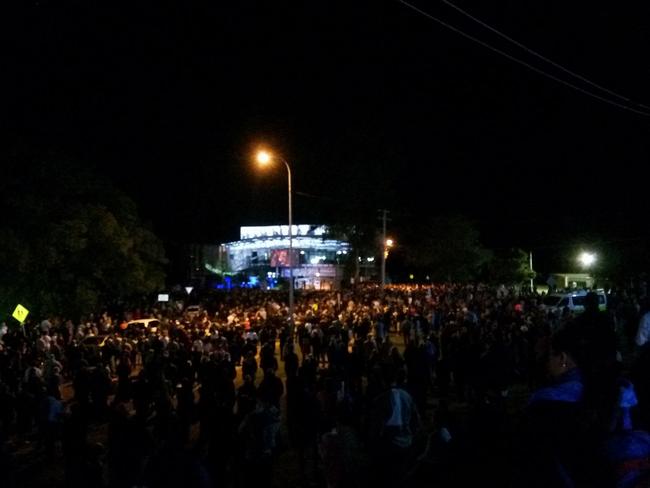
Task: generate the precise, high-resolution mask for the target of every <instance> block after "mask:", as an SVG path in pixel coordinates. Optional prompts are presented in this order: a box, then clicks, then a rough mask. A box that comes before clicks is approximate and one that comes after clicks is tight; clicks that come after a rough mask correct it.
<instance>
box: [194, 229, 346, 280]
mask: <svg viewBox="0 0 650 488" xmlns="http://www.w3.org/2000/svg"><path fill="white" fill-rule="evenodd" d="M292 237H293V245H292V248H293V252H292V253H290V252H289V226H288V225H267V226H246V227H241V228H240V239H239V240H238V241H234V242H227V243H225V244H221V245H220V246H219V251H218V254H219V257H218V259H217V261H218V262H219V263H220V266H218V267H215V269H214V270H212V271H213V272H218V271H223V270H227V272H228V273H236V274H243V275H246V276H248V277H249V283H250V284H251V285H252V286H255V285H259V286H261V287H266V286H273V285H274V284H276V283H277V282H278V280H279V279H289V277H290V274H289V273H290V269H291V265H292V264H293V279H294V286H295V288H296V289H306V290H331V289H337V288H339V286H340V284H341V281H342V280H343V263H344V262H345V260H346V258H347V254H348V253H349V252H350V246H349V244H348V243H347V242H344V241H340V240H336V239H331V238H329V237H328V236H327V227H326V226H323V225H294V226H293V232H292ZM206 268H207V269H208V270H209V271H210V268H209V264H208V263H206ZM218 268H221V269H218Z"/></svg>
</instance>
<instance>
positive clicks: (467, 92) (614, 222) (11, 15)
mask: <svg viewBox="0 0 650 488" xmlns="http://www.w3.org/2000/svg"><path fill="white" fill-rule="evenodd" d="M413 3H414V5H417V6H418V7H419V8H422V9H424V10H426V11H427V12H429V13H431V14H433V15H435V16H437V17H439V18H441V19H443V20H444V21H445V22H449V23H450V24H453V25H455V26H457V27H458V28H461V29H463V30H464V31H466V32H467V33H469V34H471V35H474V36H477V37H479V38H480V39H482V40H484V41H486V42H490V43H493V44H494V45H495V46H496V47H498V48H499V49H503V50H506V51H507V52H508V53H510V54H512V55H515V56H519V57H521V58H522V59H523V60H525V61H526V62H530V63H532V64H534V65H535V66H536V67H539V68H542V69H544V70H546V71H548V72H549V73H550V74H553V75H554V76H558V77H561V78H563V79H566V80H570V81H572V82H575V83H577V84H578V85H579V86H580V87H581V88H586V89H590V90H593V91H594V92H595V93H597V94H598V95H600V96H606V97H607V98H612V99H615V98H613V97H612V96H610V95H607V94H606V93H603V92H602V91H598V90H596V89H595V88H593V87H590V86H589V85H587V84H585V83H584V82H581V81H580V80H576V79H571V78H569V76H568V75H567V74H566V73H563V72H561V71H559V70H557V69H556V68H553V67H551V66H548V65H545V64H543V63H542V62H540V61H539V60H536V59H535V58H533V57H532V56H530V55H528V54H526V53H525V52H524V51H522V50H521V49H518V48H516V47H514V46H511V45H508V44H507V43H506V42H504V41H503V40H501V39H499V38H498V37H496V36H495V35H494V34H492V33H490V32H488V31H486V30H485V29H481V28H479V27H478V26H476V25H475V24H473V23H471V22H470V21H469V20H468V19H466V18H464V17H462V16H461V15H459V14H458V12H455V11H454V10H452V9H451V8H449V7H448V6H445V5H444V3H443V2H440V1H433V0H418V1H416V0H413ZM457 5H459V6H461V7H462V8H464V9H467V10H468V11H470V12H471V13H472V14H474V15H476V16H477V17H479V18H481V19H482V20H484V21H486V22H488V23H490V24H491V25H492V26H494V27H496V28H498V29H500V30H501V31H503V32H505V33H507V34H508V35H510V36H512V37H514V38H515V39H517V40H518V41H520V42H522V43H524V44H526V45H527V46H529V47H530V48H532V49H535V50H537V51H538V52H540V53H542V54H544V55H545V56H548V57H549V58H551V59H553V60H554V61H556V62H558V63H561V64H562V65H564V66H566V67H567V68H570V69H571V70H573V71H575V72H577V73H580V74H581V75H583V76H585V77H587V78H589V79H590V80H592V81H594V82H595V83H598V84H600V85H602V86H605V87H607V88H609V89H610V90H613V91H615V92H617V93H620V94H622V95H625V96H627V97H629V98H630V99H631V100H634V101H635V102H638V103H642V104H643V103H645V104H647V105H650V90H649V89H648V87H650V83H649V82H650V79H649V78H650V65H649V60H650V56H649V52H648V47H649V46H650V32H649V30H650V22H649V14H650V8H649V7H648V6H647V5H646V4H645V2H625V3H621V2H593V1H590V2H586V1H574V2H566V1H560V0H546V1H544V2H541V1H538V2H522V1H514V0H508V1H502V2H478V1H467V0H458V2H457ZM2 8H3V9H8V12H7V13H8V15H0V17H1V18H3V21H2V22H3V24H4V25H3V31H4V32H6V33H7V34H8V36H7V38H6V39H7V41H6V42H5V46H4V47H5V49H6V52H7V54H8V56H3V58H6V59H3V67H2V73H3V75H2V78H3V83H2V84H3V86H4V88H3V89H2V94H3V96H2V132H3V138H4V139H6V143H5V144H4V146H5V148H6V147H11V146H14V145H16V144H17V145H22V146H28V147H30V148H31V149H32V150H35V151H43V153H44V154H45V153H47V152H48V151H54V152H56V153H57V154H60V155H64V156H65V157H69V158H73V159H77V160H80V161H83V162H84V164H87V165H89V166H91V167H93V168H94V169H96V170H97V171H98V172H100V173H102V174H104V175H106V176H107V177H108V178H110V179H111V180H112V181H113V182H114V183H115V184H116V186H117V187H119V188H121V189H122V190H124V191H125V192H126V193H127V194H128V195H129V196H131V197H132V198H133V199H134V200H135V201H136V202H137V203H138V205H139V208H140V213H141V215H142V216H143V217H144V219H145V220H147V221H150V222H151V223H152V225H153V227H154V230H155V231H156V232H157V233H158V234H159V235H160V236H161V237H162V238H163V239H165V240H166V241H178V242H213V241H216V242H219V241H225V240H230V239H234V238H236V237H237V235H238V227H239V225H242V224H258V223H284V222H285V219H286V175H285V173H284V171H283V170H282V169H281V168H278V170H277V171H275V172H271V173H267V174H262V173H260V172H259V171H257V170H255V168H254V166H253V164H252V162H251V158H250V157H251V154H252V152H253V149H254V148H255V147H256V146H257V145H258V144H260V143H265V144H266V145H267V147H270V148H273V149H275V150H277V151H279V152H281V153H282V155H283V156H284V157H286V158H287V159H288V160H289V161H290V163H291V165H292V168H293V172H294V188H295V190H296V192H298V194H297V195H296V198H295V203H294V214H295V216H294V221H295V222H298V223H317V222H331V221H334V220H337V219H339V218H341V216H355V217H357V216H358V217H361V218H366V219H367V218H370V219H374V218H375V217H376V215H377V210H376V209H378V208H388V209H390V210H391V211H392V214H391V217H392V222H391V223H390V226H391V228H392V229H391V231H392V233H393V234H396V235H397V237H398V236H399V233H400V229H404V228H407V227H411V228H413V226H415V225H416V224H417V223H425V222H426V220H427V219H428V218H430V217H432V216H436V215H439V214H442V213H448V212H458V213H463V214H465V215H467V216H469V217H471V218H473V219H475V221H476V222H477V223H478V225H479V227H480V229H481V233H482V236H483V238H484V241H485V243H486V244H488V245H490V246H494V247H499V246H511V245H516V246H522V247H525V248H526V249H534V250H535V251H536V252H537V253H539V254H540V255H541V256H542V258H543V256H544V254H545V253H546V254H552V253H554V252H556V250H557V249H560V248H559V247H558V248H555V247H554V246H562V245H564V243H567V242H569V241H571V242H574V241H576V240H580V239H585V240H586V239H589V238H600V239H608V240H611V241H617V240H620V241H630V240H635V239H639V238H641V237H646V235H647V234H648V231H647V230H646V229H644V228H643V227H647V224H645V223H642V222H643V221H644V220H647V219H646V215H647V208H648V204H647V201H648V198H650V197H649V196H648V192H647V178H644V177H642V176H641V171H644V170H643V169H642V168H644V167H645V166H646V162H647V160H648V156H649V152H650V151H649V146H648V142H649V139H648V127H649V126H650V115H649V116H643V115H637V114H634V113H632V112H629V111H625V110H623V109H620V108H617V107H614V106H611V105H608V104H606V103H603V102H601V101H598V100H595V99H594V98H591V97H589V96H586V95H584V94H582V93H578V92H577V91H574V90H572V89H570V88H568V87H566V86H563V85H561V84H560V83H558V82H555V81H552V80H549V79H546V78H544V77H543V76H541V75H539V74H537V73H534V72H532V71H531V70H529V69H527V68H525V67H522V66H520V65H518V64H516V63H514V62H512V61H510V60H508V59H505V58H504V57H502V56H499V55H498V54H495V53H493V52H490V51H488V50H487V49H485V48H484V47H481V46H479V45H477V44H474V43H472V42H471V41H468V40H466V39H463V38H462V37H460V36H459V35H457V34H455V33H453V32H450V31H448V30H446V29H445V28H444V27H442V26H440V25H438V24H437V23H435V22H433V21H431V20H429V19H427V18H425V17H423V16H421V15H419V14H418V13H416V12H414V11H412V10H410V9H408V8H407V7H406V6H404V5H402V4H400V3H399V2H396V1H372V2H370V1H367V2H364V1H359V2H351V1H328V2H325V1H321V2H295V1H294V2H288V1H283V0H279V1H274V2H268V1H267V2H249V1H240V2H215V1H195V0H183V1H176V2H172V1H160V0H155V1H154V0H150V1H129V2H119V1H118V2H108V1H106V2H88V1H86V0H76V1H71V0H41V1H37V2H35V1H24V0H20V1H12V2H8V3H7V5H6V6H4V7H2ZM615 100H617V101H620V99H615ZM632 103H633V102H630V104H632ZM634 106H637V105H634ZM637 107H638V106H637ZM647 111H648V113H649V114H650V109H647ZM398 238H399V237H398ZM554 249H555V250H554ZM558 252H559V251H558Z"/></svg>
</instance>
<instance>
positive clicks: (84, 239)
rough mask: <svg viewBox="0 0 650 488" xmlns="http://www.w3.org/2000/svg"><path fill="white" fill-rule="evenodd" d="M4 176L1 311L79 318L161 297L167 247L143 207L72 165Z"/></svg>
mask: <svg viewBox="0 0 650 488" xmlns="http://www.w3.org/2000/svg"><path fill="white" fill-rule="evenodd" d="M9 163H10V164H8V165H7V166H6V167H5V168H4V169H5V172H4V174H2V175H0V179H1V182H0V211H1V212H2V215H4V216H5V217H6V218H5V219H3V222H2V223H1V224H0V307H1V308H0V310H1V311H2V313H3V314H5V313H7V312H9V313H11V309H12V307H14V306H15V304H16V303H21V304H23V305H25V306H26V307H27V308H28V309H29V310H30V311H32V313H33V316H39V315H44V314H57V315H59V314H61V315H66V316H68V317H79V316H81V315H83V314H86V313H89V312H92V311H97V309H98V308H99V307H105V306H107V305H110V304H111V303H114V302H116V301H118V300H122V299H125V298H128V297H131V296H135V295H142V294H146V293H151V292H154V291H157V290H159V289H160V288H161V287H162V286H164V279H165V275H164V271H163V266H164V264H165V263H166V259H165V256H164V250H163V247H162V244H161V242H160V241H159V240H158V239H157V238H156V236H155V235H154V234H153V233H152V231H151V230H149V229H147V228H146V227H145V226H143V225H142V223H141V222H140V221H139V219H138V216H137V212H136V209H135V204H134V203H133V202H132V201H131V200H129V199H128V198H127V197H125V196H124V195H123V194H121V193H120V192H118V191H116V190H115V189H114V188H112V187H111V185H109V184H108V183H107V182H105V181H102V180H101V179H99V178H97V177H96V176H94V175H92V174H91V173H90V172H88V171H87V170H85V169H84V168H81V167H79V166H78V165H74V164H72V163H68V162H62V161H58V160H57V161H54V162H49V163H44V162H40V161H37V162H34V161H30V163H31V164H29V165H27V167H26V165H24V164H21V165H19V164H18V160H13V161H10V162H9Z"/></svg>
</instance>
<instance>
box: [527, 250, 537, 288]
mask: <svg viewBox="0 0 650 488" xmlns="http://www.w3.org/2000/svg"><path fill="white" fill-rule="evenodd" d="M528 265H529V266H530V292H531V293H534V292H535V284H534V283H533V281H534V278H533V251H530V252H529V253H528Z"/></svg>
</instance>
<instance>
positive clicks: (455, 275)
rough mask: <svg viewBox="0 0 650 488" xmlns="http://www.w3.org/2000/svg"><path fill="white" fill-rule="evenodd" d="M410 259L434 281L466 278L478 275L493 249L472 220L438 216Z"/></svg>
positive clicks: (420, 239)
mask: <svg viewBox="0 0 650 488" xmlns="http://www.w3.org/2000/svg"><path fill="white" fill-rule="evenodd" d="M406 258H407V262H408V263H409V264H410V265H411V266H415V267H417V268H419V269H420V270H421V271H424V272H425V273H426V274H427V275H429V276H430V277H431V279H432V280H434V281H466V280H470V279H473V278H475V277H476V276H477V275H478V273H479V272H480V271H481V268H482V267H483V266H484V265H485V264H486V263H487V262H488V261H489V259H490V252H489V251H488V250H487V249H485V248H484V247H483V246H482V245H481V243H480V241H479V232H478V230H477V229H476V228H475V227H474V225H473V224H472V223H471V222H470V221H469V220H467V219H466V218H464V217H461V216H451V217H438V218H436V219H434V220H433V222H432V223H431V224H430V225H428V226H427V227H426V228H424V229H423V235H421V236H419V237H417V241H416V242H415V243H413V244H412V245H411V249H410V251H409V252H408V254H407V255H406Z"/></svg>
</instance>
